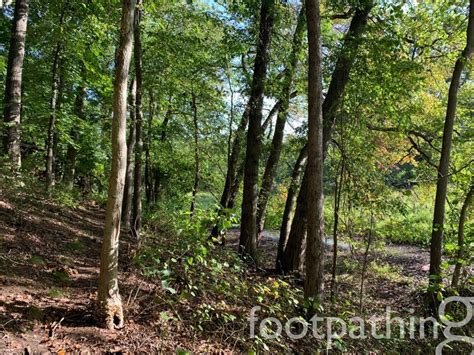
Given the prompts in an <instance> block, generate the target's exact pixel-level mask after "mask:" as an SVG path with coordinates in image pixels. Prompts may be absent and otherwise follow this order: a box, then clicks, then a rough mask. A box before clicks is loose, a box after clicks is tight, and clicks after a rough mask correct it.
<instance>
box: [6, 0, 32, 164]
mask: <svg viewBox="0 0 474 355" xmlns="http://www.w3.org/2000/svg"><path fill="white" fill-rule="evenodd" d="M28 10H29V0H17V1H16V2H15V12H14V15H13V22H12V32H11V38H10V49H9V51H8V66H7V77H6V82H5V99H4V111H3V120H4V126H5V132H4V147H5V151H6V152H7V153H8V155H9V156H10V159H11V161H12V167H13V168H14V169H19V168H21V150H20V140H21V133H20V129H21V126H20V123H21V94H22V92H21V82H22V78H23V60H24V58H25V41H26V28H27V24H28Z"/></svg>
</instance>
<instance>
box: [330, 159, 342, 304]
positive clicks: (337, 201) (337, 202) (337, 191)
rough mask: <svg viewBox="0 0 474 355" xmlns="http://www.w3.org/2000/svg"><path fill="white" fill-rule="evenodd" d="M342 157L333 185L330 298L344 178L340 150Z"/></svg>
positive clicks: (335, 262)
mask: <svg viewBox="0 0 474 355" xmlns="http://www.w3.org/2000/svg"><path fill="white" fill-rule="evenodd" d="M341 154H342V157H341V161H340V164H341V166H340V171H339V180H338V177H337V176H336V179H335V180H336V184H335V186H334V224H333V230H332V240H333V250H332V268H331V298H334V296H335V295H336V267H337V242H338V235H337V232H338V228H339V210H340V206H341V195H342V183H343V178H344V168H345V165H344V164H345V162H344V155H343V154H344V153H343V152H341Z"/></svg>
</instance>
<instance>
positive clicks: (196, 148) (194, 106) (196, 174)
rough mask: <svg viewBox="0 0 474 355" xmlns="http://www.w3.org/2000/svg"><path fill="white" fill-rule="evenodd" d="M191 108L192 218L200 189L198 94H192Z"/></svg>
mask: <svg viewBox="0 0 474 355" xmlns="http://www.w3.org/2000/svg"><path fill="white" fill-rule="evenodd" d="M191 107H192V111H193V126H194V184H193V192H192V194H193V195H192V198H191V208H190V212H191V218H192V217H193V216H194V212H195V209H196V195H197V191H198V187H199V178H200V176H199V125H198V114H197V104H196V94H195V93H194V92H193V93H192V99H191Z"/></svg>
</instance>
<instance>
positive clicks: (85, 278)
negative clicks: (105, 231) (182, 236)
mask: <svg viewBox="0 0 474 355" xmlns="http://www.w3.org/2000/svg"><path fill="white" fill-rule="evenodd" d="M3 191H4V190H3ZM4 192H5V191H4ZM5 195H7V194H6V193H3V195H0V236H1V238H0V285H1V292H0V314H1V315H0V353H4V352H6V351H8V352H22V351H24V350H25V349H26V348H30V349H33V350H34V351H35V352H37V351H40V352H41V351H60V350H61V349H67V350H74V349H75V350H92V349H94V348H95V345H98V344H107V346H106V349H113V348H114V347H120V344H121V343H122V341H121V340H120V339H116V338H117V335H116V334H113V333H111V332H108V331H106V330H102V329H99V328H97V327H96V323H95V319H94V316H93V314H94V301H95V298H96V284H97V279H98V273H99V268H98V267H99V254H100V238H101V237H102V224H103V218H104V212H103V210H102V209H101V208H99V207H98V206H95V205H91V204H89V205H84V206H79V207H77V208H71V209H67V208H64V207H59V206H57V205H55V204H53V203H51V202H48V201H47V200H41V199H32V198H31V197H30V196H27V195H24V194H12V193H10V194H8V195H7V196H5ZM125 235H126V234H125ZM127 247H128V243H127V241H126V240H125V241H122V242H121V249H122V251H123V250H126V248H127ZM124 254H125V253H122V255H124ZM128 264H129V263H128V261H127V260H125V259H123V260H121V267H122V272H121V275H122V278H123V281H122V283H121V285H122V290H123V293H124V294H127V293H129V290H130V289H131V288H133V287H135V285H134V284H133V277H132V275H130V274H127V272H126V269H127V266H128ZM130 282H131V283H130ZM58 322H61V327H55V325H56V324H57V323H58ZM133 340H134V339H133V336H132V337H131V339H130V340H127V341H128V342H130V341H132V342H133ZM129 345H130V344H127V346H129Z"/></svg>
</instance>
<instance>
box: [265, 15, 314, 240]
mask: <svg viewBox="0 0 474 355" xmlns="http://www.w3.org/2000/svg"><path fill="white" fill-rule="evenodd" d="M304 13H305V11H304V7H303V8H302V9H301V10H300V13H299V15H298V20H297V23H296V29H295V32H294V35H293V43H292V50H291V54H290V60H289V65H288V66H287V68H286V69H285V74H284V77H283V87H282V90H281V94H280V99H279V101H278V103H277V105H275V106H276V107H278V115H277V120H276V124H275V131H274V132H273V139H272V143H271V148H270V154H269V156H268V159H267V163H266V165H265V171H264V173H263V178H262V186H261V188H260V192H259V194H258V205H257V228H258V229H257V236H260V234H261V232H262V231H263V228H264V225H265V212H266V209H267V203H268V199H269V197H270V192H271V190H272V188H273V180H274V177H275V173H276V168H277V166H278V162H279V160H280V154H281V149H282V145H283V135H284V131H285V125H286V120H287V116H288V107H289V104H290V98H291V88H292V85H293V81H294V76H295V72H296V68H297V65H298V57H299V56H300V52H301V49H302V47H303V33H304V27H305V26H304V24H305V23H304V20H305V16H304ZM269 117H270V120H271V115H269Z"/></svg>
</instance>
